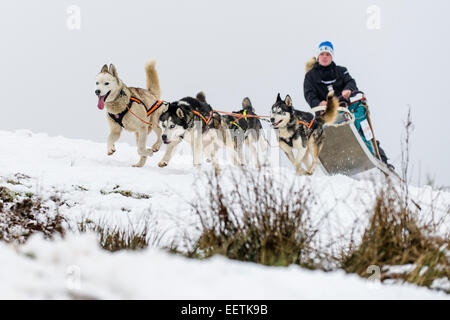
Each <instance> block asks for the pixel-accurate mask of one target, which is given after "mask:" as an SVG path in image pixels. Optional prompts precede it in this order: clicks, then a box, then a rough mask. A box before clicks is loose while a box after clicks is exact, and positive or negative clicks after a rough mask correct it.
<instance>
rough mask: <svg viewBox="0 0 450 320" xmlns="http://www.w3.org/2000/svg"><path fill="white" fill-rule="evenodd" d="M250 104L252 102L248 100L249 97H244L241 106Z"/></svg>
mask: <svg viewBox="0 0 450 320" xmlns="http://www.w3.org/2000/svg"><path fill="white" fill-rule="evenodd" d="M251 106H252V102H251V101H250V98H249V97H245V98H244V100H242V107H244V108H248V107H251Z"/></svg>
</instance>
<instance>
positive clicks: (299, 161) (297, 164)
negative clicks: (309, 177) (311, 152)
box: [294, 142, 307, 175]
mask: <svg viewBox="0 0 450 320" xmlns="http://www.w3.org/2000/svg"><path fill="white" fill-rule="evenodd" d="M295 147H296V149H297V150H298V152H297V157H296V158H295V163H294V167H295V170H296V171H297V173H298V174H301V175H303V174H307V171H306V170H304V169H303V168H302V167H301V164H302V162H303V158H304V157H305V155H307V152H306V151H307V149H306V148H303V146H302V145H301V142H300V143H299V144H298V145H297V146H295Z"/></svg>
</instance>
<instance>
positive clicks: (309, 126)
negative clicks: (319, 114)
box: [298, 119, 314, 129]
mask: <svg viewBox="0 0 450 320" xmlns="http://www.w3.org/2000/svg"><path fill="white" fill-rule="evenodd" d="M298 123H300V124H303V125H304V126H306V127H307V128H308V129H310V128H311V126H312V124H313V123H314V119H312V120H311V122H310V123H307V122H305V121H302V120H299V121H298Z"/></svg>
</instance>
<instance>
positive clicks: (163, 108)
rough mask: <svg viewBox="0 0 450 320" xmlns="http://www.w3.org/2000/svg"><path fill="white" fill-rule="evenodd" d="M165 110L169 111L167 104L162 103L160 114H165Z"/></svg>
mask: <svg viewBox="0 0 450 320" xmlns="http://www.w3.org/2000/svg"><path fill="white" fill-rule="evenodd" d="M167 110H169V104H168V103H163V105H162V106H161V114H162V113H165V112H167Z"/></svg>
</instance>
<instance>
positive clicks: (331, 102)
mask: <svg viewBox="0 0 450 320" xmlns="http://www.w3.org/2000/svg"><path fill="white" fill-rule="evenodd" d="M338 106H339V101H338V99H337V98H336V97H335V96H334V91H330V92H329V93H328V96H327V107H326V109H325V112H324V113H323V114H322V115H321V117H322V119H323V122H324V123H330V122H334V120H336V116H337V114H338V110H337V109H338Z"/></svg>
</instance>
